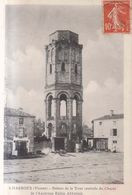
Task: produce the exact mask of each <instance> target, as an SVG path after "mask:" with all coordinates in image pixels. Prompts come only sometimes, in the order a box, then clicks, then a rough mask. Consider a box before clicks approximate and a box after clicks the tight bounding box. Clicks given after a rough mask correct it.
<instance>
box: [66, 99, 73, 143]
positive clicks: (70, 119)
mask: <svg viewBox="0 0 132 195" xmlns="http://www.w3.org/2000/svg"><path fill="white" fill-rule="evenodd" d="M72 104H73V100H72V99H71V98H69V99H67V117H68V121H69V132H68V138H69V140H71V134H72V116H73V112H72Z"/></svg>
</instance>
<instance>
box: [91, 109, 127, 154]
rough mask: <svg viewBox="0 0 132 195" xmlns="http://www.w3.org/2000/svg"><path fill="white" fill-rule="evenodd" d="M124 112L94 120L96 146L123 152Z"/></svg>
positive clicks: (99, 148) (101, 148)
mask: <svg viewBox="0 0 132 195" xmlns="http://www.w3.org/2000/svg"><path fill="white" fill-rule="evenodd" d="M123 121H124V115H123V114H114V113H113V112H112V113H111V114H110V115H105V116H102V117H100V118H97V119H94V120H93V121H92V124H93V131H94V148H95V149H97V150H110V151H112V152H123Z"/></svg>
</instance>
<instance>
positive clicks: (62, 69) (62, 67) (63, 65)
mask: <svg viewBox="0 0 132 195" xmlns="http://www.w3.org/2000/svg"><path fill="white" fill-rule="evenodd" d="M61 71H63V72H64V71H65V63H64V62H62V64H61Z"/></svg>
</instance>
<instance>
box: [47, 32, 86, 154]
mask: <svg viewBox="0 0 132 195" xmlns="http://www.w3.org/2000/svg"><path fill="white" fill-rule="evenodd" d="M45 49H46V70H45V71H46V75H45V124H46V135H47V137H49V138H50V139H51V140H52V146H53V150H59V149H66V150H69V151H72V150H74V146H75V143H76V142H80V141H81V138H82V102H83V98H82V95H83V94H82V45H81V44H79V41H78V34H76V33H74V32H71V31H69V30H57V31H56V32H54V33H52V34H50V35H49V44H48V45H46V47H45Z"/></svg>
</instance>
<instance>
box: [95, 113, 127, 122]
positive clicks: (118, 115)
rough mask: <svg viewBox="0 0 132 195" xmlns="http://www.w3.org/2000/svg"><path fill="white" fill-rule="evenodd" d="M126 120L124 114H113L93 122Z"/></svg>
mask: <svg viewBox="0 0 132 195" xmlns="http://www.w3.org/2000/svg"><path fill="white" fill-rule="evenodd" d="M121 118H124V114H113V115H104V116H102V117H100V118H96V119H94V120H93V121H96V120H109V119H121Z"/></svg>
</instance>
